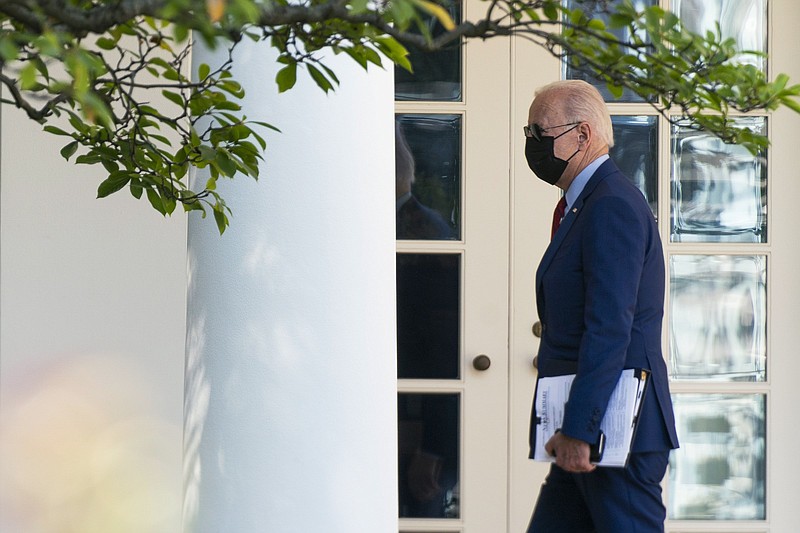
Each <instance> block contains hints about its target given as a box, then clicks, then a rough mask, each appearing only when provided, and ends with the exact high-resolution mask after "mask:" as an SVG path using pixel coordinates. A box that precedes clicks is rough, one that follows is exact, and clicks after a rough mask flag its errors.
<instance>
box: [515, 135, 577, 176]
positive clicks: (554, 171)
mask: <svg viewBox="0 0 800 533" xmlns="http://www.w3.org/2000/svg"><path fill="white" fill-rule="evenodd" d="M576 127H577V126H575V127H572V128H570V129H568V130H567V131H565V132H563V133H561V134H559V135H558V136H556V137H547V136H542V137H541V141H537V140H536V139H535V138H534V137H526V138H525V159H527V160H528V166H529V167H530V168H531V170H532V171H533V173H534V174H536V177H537V178H539V179H540V180H542V181H544V182H547V183H549V184H550V185H555V184H556V182H558V180H559V179H561V175H562V174H563V173H564V170H566V168H567V165H568V164H569V161H570V159H572V158H573V157H575V154H577V153H578V152H580V151H581V150H580V148H578V149H577V150H575V153H573V154H572V155H571V156H569V158H568V159H566V160H564V159H559V158H557V157H556V153H555V146H554V144H555V140H556V139H558V138H559V137H561V135H564V134H566V133H567V132H569V131H572V130H573V129H575V128H576Z"/></svg>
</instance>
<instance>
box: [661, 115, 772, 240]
mask: <svg viewBox="0 0 800 533" xmlns="http://www.w3.org/2000/svg"><path fill="white" fill-rule="evenodd" d="M736 122H737V124H738V125H740V126H746V127H748V128H750V129H751V130H752V131H754V132H756V133H759V134H761V135H766V128H767V119H766V118H764V117H741V118H738V119H736ZM671 179H672V182H671V190H672V199H671V200H672V214H671V233H670V240H671V241H672V242H752V243H761V242H767V162H766V154H765V153H759V154H757V155H753V154H751V153H750V152H749V151H748V150H747V149H746V148H744V147H742V146H739V145H733V144H726V143H724V142H722V140H720V139H719V138H718V137H716V136H715V135H713V134H711V133H707V132H701V131H697V130H695V129H692V128H690V127H688V126H687V125H685V124H676V125H673V128H672V176H671Z"/></svg>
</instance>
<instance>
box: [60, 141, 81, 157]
mask: <svg viewBox="0 0 800 533" xmlns="http://www.w3.org/2000/svg"><path fill="white" fill-rule="evenodd" d="M78 146H79V143H78V141H72V142H71V143H69V144H67V145H66V146H64V148H62V149H61V157H63V158H64V159H66V160H69V158H70V157H72V156H73V155H74V154H75V152H76V151H77V150H78Z"/></svg>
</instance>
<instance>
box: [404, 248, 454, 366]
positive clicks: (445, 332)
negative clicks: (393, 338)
mask: <svg viewBox="0 0 800 533" xmlns="http://www.w3.org/2000/svg"><path fill="white" fill-rule="evenodd" d="M460 257H461V256H459V255H457V254H411V253H409V254H405V253H403V254H397V377H398V378H400V379H415V378H416V379H458V374H459V373H458V361H459V350H458V346H459V342H458V339H459V311H458V310H459V286H460V281H459V280H460V267H459V264H460Z"/></svg>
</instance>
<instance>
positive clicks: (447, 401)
mask: <svg viewBox="0 0 800 533" xmlns="http://www.w3.org/2000/svg"><path fill="white" fill-rule="evenodd" d="M397 415H398V416H397V418H398V424H399V427H398V439H399V440H398V453H399V454H400V455H399V457H398V459H399V460H398V468H399V472H398V473H399V479H400V486H399V495H400V505H399V510H400V518H458V517H459V514H460V509H459V494H458V492H459V491H458V481H459V477H460V476H459V472H458V464H459V461H458V457H459V453H458V450H459V429H458V426H459V418H460V417H459V395H458V394H405V393H401V394H399V395H398V400H397Z"/></svg>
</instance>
